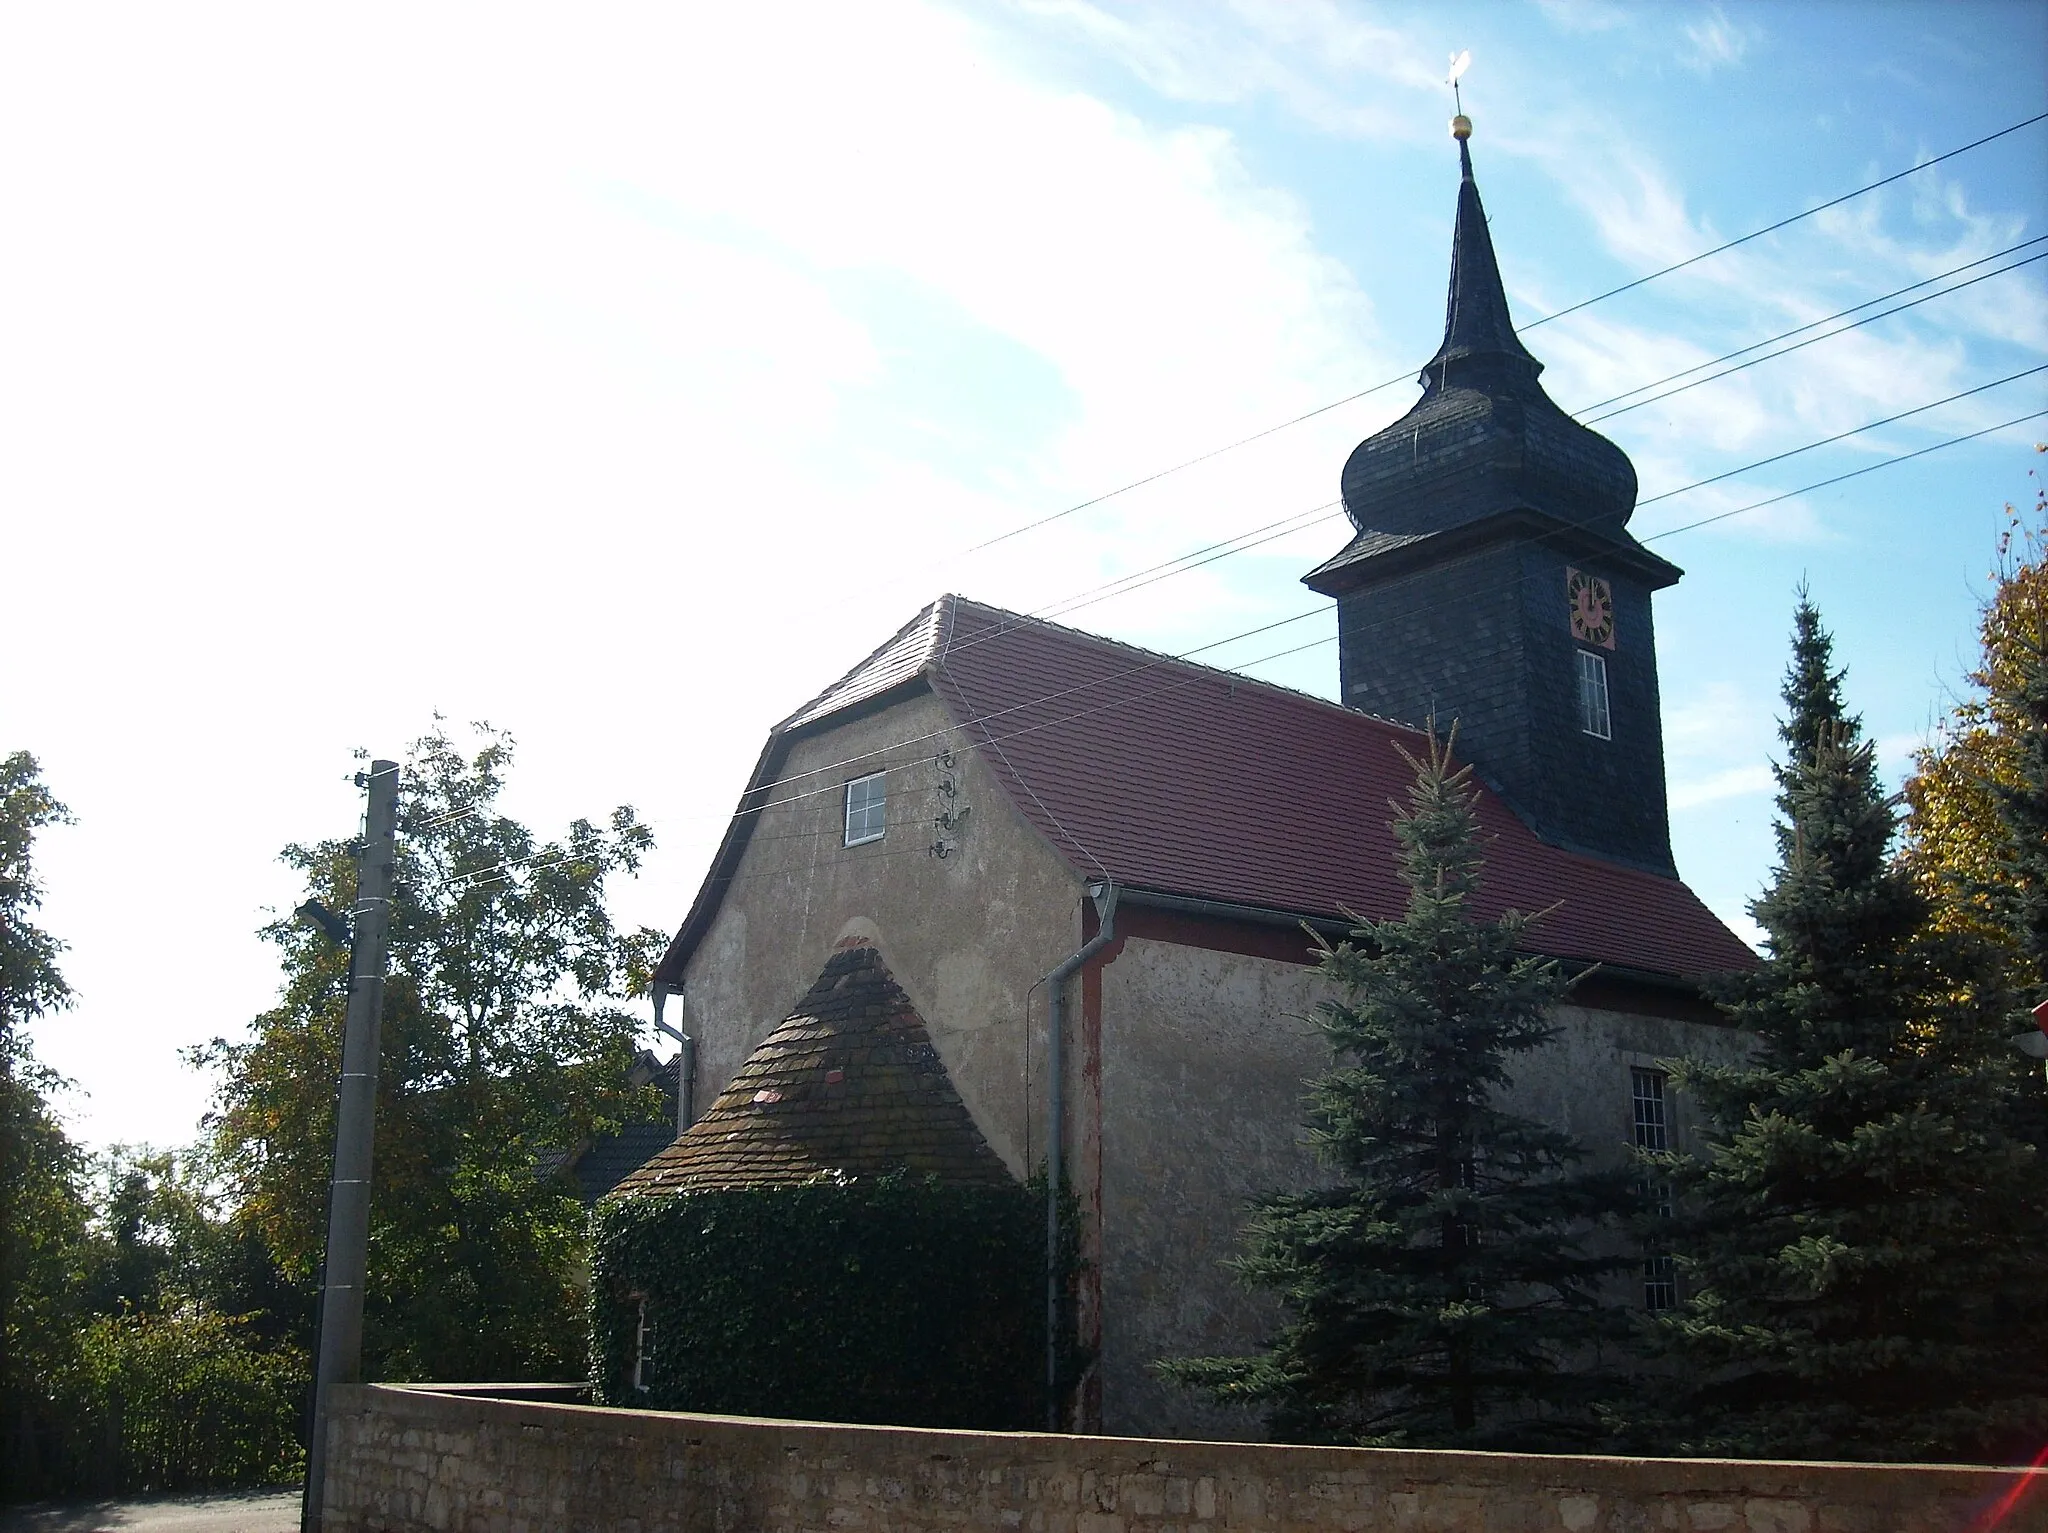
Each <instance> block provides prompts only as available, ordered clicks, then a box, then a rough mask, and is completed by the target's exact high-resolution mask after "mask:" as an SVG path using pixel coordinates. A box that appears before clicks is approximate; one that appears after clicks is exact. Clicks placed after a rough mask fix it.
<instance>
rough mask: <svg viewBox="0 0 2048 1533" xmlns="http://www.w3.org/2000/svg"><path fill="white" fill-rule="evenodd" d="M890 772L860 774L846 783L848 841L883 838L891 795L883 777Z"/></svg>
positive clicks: (849, 842)
mask: <svg viewBox="0 0 2048 1533" xmlns="http://www.w3.org/2000/svg"><path fill="white" fill-rule="evenodd" d="M886 776H888V773H886V772H875V773H872V774H870V775H869V776H866V777H856V778H854V780H853V781H852V782H850V783H848V784H847V785H846V844H847V845H848V846H859V845H860V844H861V843H862V842H863V841H879V840H881V839H882V833H883V832H884V831H885V830H887V829H888V828H889V826H888V808H889V800H888V795H887V793H886V792H885V791H884V788H883V784H882V779H883V778H884V777H886Z"/></svg>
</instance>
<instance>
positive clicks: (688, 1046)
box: [654, 980, 697, 1139]
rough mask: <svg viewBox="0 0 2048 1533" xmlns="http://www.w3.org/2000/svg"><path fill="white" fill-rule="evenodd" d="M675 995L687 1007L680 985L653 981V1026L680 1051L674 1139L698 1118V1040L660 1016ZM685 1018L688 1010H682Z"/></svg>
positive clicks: (681, 1135)
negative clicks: (673, 1040)
mask: <svg viewBox="0 0 2048 1533" xmlns="http://www.w3.org/2000/svg"><path fill="white" fill-rule="evenodd" d="M670 996H675V997H676V998H677V999H678V1000H680V1001H682V1002H683V1004H684V1006H685V1007H686V1008H687V1007H688V1005H689V997H688V996H686V995H685V994H684V993H683V988H682V986H680V985H670V984H666V983H664V982H663V981H661V980H656V981H655V982H654V1028H655V1031H656V1032H660V1033H666V1034H668V1036H669V1037H671V1038H673V1039H675V1041H676V1043H677V1045H678V1047H680V1049H681V1050H682V1057H681V1058H680V1059H678V1060H677V1061H676V1138H678V1139H680V1138H682V1137H683V1134H684V1132H685V1131H686V1130H687V1129H688V1128H689V1126H690V1125H691V1124H692V1123H694V1122H696V1121H697V1040H696V1039H695V1038H692V1037H691V1036H690V1035H689V1034H688V1033H686V1032H684V1031H683V1030H682V1029H681V1028H677V1027H670V1026H669V1025H668V1023H666V1022H664V1021H663V1020H662V1019H661V1013H662V1010H663V1007H664V1006H665V1005H666V1003H667V1001H668V998H669V997H670ZM685 1016H686V1017H687V1011H686V1012H685Z"/></svg>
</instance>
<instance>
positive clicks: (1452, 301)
mask: <svg viewBox="0 0 2048 1533" xmlns="http://www.w3.org/2000/svg"><path fill="white" fill-rule="evenodd" d="M1452 131H1453V132H1454V133H1455V134H1456V135H1457V138H1458V159H1459V163H1460V165H1461V166H1462V167H1463V172H1464V175H1463V179H1462V181H1461V183H1460V185H1459V187H1458V222H1457V230H1456V233H1455V234H1454V235H1453V237H1452V241H1451V284H1450V298H1449V302H1448V306H1447V312H1446V314H1445V317H1444V340H1443V345H1442V346H1440V347H1439V348H1438V349H1437V353H1436V355H1435V356H1434V357H1432V358H1431V359H1430V361H1429V365H1428V366H1427V367H1425V368H1424V369H1423V371H1422V378H1421V383H1422V398H1421V399H1419V400H1418V401H1416V404H1415V407H1414V408H1413V409H1412V410H1410V411H1409V412H1408V413H1407V414H1406V415H1404V416H1402V417H1401V419H1400V420H1398V421H1396V422H1395V423H1394V424H1393V425H1391V426H1388V427H1387V428H1386V429H1385V430H1383V431H1379V432H1375V433H1374V434H1373V435H1372V436H1369V437H1367V438H1366V439H1365V440H1364V441H1363V442H1361V443H1359V444H1358V447H1357V448H1356V449H1355V450H1354V451H1353V452H1352V454H1351V457H1350V459H1349V461H1347V462H1346V463H1345V465H1344V479H1343V494H1344V509H1345V512H1346V513H1347V514H1348V515H1349V516H1350V518H1351V522H1352V525H1353V526H1354V527H1355V528H1356V529H1357V536H1355V537H1354V538H1353V539H1352V540H1351V542H1350V543H1349V544H1348V545H1347V546H1346V547H1345V548H1344V549H1343V551H1342V552H1340V553H1338V554H1337V555H1336V556H1335V557H1334V558H1332V559H1330V560H1328V561H1326V562H1325V563H1324V564H1322V565H1320V566H1318V567H1317V568H1316V569H1314V570H1312V571H1310V572H1309V574H1308V575H1306V576H1305V577H1304V582H1305V583H1306V584H1307V585H1308V586H1309V587H1310V588H1311V589H1313V590H1316V591H1320V592H1322V593H1323V594H1324V595H1327V596H1331V597H1334V598H1336V601H1337V631H1338V643H1339V647H1340V661H1339V665H1340V675H1341V680H1342V686H1343V701H1344V703H1345V705H1346V706H1348V707H1352V708H1357V709H1361V710H1363V711H1365V712H1367V713H1375V714H1379V715H1381V716H1382V717H1386V718H1393V719H1399V720H1402V721H1404V722H1408V723H1413V724H1420V723H1422V722H1423V721H1424V720H1425V719H1426V718H1427V717H1429V716H1430V715H1431V714H1432V713H1433V714H1434V715H1435V716H1436V718H1437V721H1438V723H1439V724H1440V725H1444V724H1448V723H1449V722H1450V721H1451V720H1453V719H1455V720H1456V721H1457V725H1458V749H1459V753H1460V754H1461V755H1462V756H1464V757H1465V758H1466V759H1467V760H1470V761H1472V762H1475V763H1476V764H1477V767H1478V769H1479V771H1480V772H1481V773H1482V774H1483V775H1484V776H1485V777H1486V779H1487V780H1488V782H1489V783H1490V784H1491V785H1492V786H1493V787H1495V788H1497V789H1498V790H1499V791H1500V793H1501V795H1502V796H1503V797H1504V798H1506V799H1507V800H1508V802H1509V803H1510V804H1512V805H1513V806H1514V807H1515V808H1516V810H1517V811H1519V812H1520V814H1521V815H1522V817H1523V818H1524V819H1525V820H1527V821H1528V822H1529V824H1530V825H1531V827H1532V828H1533V829H1534V830H1535V831H1536V833H1537V834H1538V835H1540V836H1541V837H1542V838H1543V839H1544V840H1546V841H1549V842H1551V843H1552V844H1554V845H1557V846H1561V847H1566V848H1569V849H1572V850H1575V851H1583V852H1590V853H1592V854H1594V855H1596V856H1600V857H1605V858H1608V859H1611V860H1613V861H1616V862H1623V863H1628V864H1630V865H1632V866H1635V867H1639V868H1645V869H1649V870H1651V871H1654V872H1658V873H1663V874H1666V875H1669V876H1674V877H1675V876H1676V870H1675V869H1674V867H1673V865H1672V860H1671V831H1670V824H1669V820H1668V817H1667V812H1666V806H1665V798H1664V732H1663V725H1662V722H1661V720H1660V718H1659V714H1658V700H1657V649H1656V642H1655V638H1654V636H1653V633H1652V630H1651V626H1650V593H1651V592H1653V591H1657V590H1661V589H1662V588H1663V587H1665V586H1668V585H1671V584H1673V583H1674V582H1676V581H1677V580H1678V578H1679V576H1680V574H1681V571H1680V570H1679V569H1678V567H1677V566H1676V565H1673V564H1671V563H1669V562H1667V561H1666V560H1663V559H1660V558H1658V557H1657V556H1656V555H1655V554H1653V553H1651V552H1650V551H1649V550H1648V549H1646V548H1644V547H1643V546H1642V544H1640V543H1638V542H1637V541H1636V540H1635V538H1634V537H1632V536H1631V535H1630V534H1629V532H1628V529H1627V522H1628V519H1629V515H1630V513H1631V512H1633V511H1634V510H1635V503H1636V474H1635V468H1634V466H1633V465H1631V464H1630V462H1629V460H1628V458H1627V456H1626V455H1625V454H1624V453H1623V452H1622V450H1621V449H1620V448H1618V447H1616V446H1615V445H1614V444H1613V443H1612V442H1610V441H1608V440H1607V439H1606V438H1605V437H1603V436H1601V435H1600V434H1599V433H1598V432H1595V431H1593V430H1590V429H1589V428H1587V427H1585V426H1582V425H1580V424H1579V423H1578V422H1577V421H1575V420H1573V419H1572V418H1571V417H1570V416H1568V415H1566V414H1565V413H1564V411H1562V410H1560V409H1559V408H1558V407H1557V406H1556V405H1555V404H1553V403H1552V402H1551V400H1550V396H1549V395H1548V394H1546V393H1545V392H1544V391H1543V387H1542V385H1541V384H1540V383H1538V382H1537V375H1538V374H1539V373H1541V372H1542V371H1543V364H1542V363H1541V362H1538V361H1537V360H1536V359H1535V358H1534V357H1532V356H1531V355H1530V354H1529V353H1528V351H1526V350H1525V349H1524V348H1523V346H1522V343H1521V341H1520V339H1519V338H1517V336H1516V335H1515V329H1514V325H1513V324H1512V322H1511V321H1510V320H1509V318H1508V302H1507V294H1506V292H1505V290H1504V289H1503V288H1502V286H1501V280H1500V268H1499V267H1498V265H1496V263H1495V261H1494V255H1493V240H1492V238H1491V237H1490V236H1489V235H1488V233H1487V228H1486V213H1485V210H1484V209H1483V208H1482V207H1481V206H1480V203H1479V187H1478V184H1477V183H1476V182H1474V180H1473V179H1472V155H1471V150H1470V147H1469V145H1468V144H1467V142H1466V140H1467V138H1468V137H1469V135H1470V133H1471V124H1470V123H1469V122H1468V121H1467V120H1466V119H1465V118H1464V117H1462V116H1461V117H1459V118H1458V119H1457V120H1456V122H1455V123H1454V124H1453V127H1452Z"/></svg>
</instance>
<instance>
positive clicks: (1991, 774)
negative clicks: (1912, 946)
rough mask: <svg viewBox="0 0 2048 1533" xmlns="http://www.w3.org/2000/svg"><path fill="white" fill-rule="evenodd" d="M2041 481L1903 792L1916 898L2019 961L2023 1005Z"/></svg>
mask: <svg viewBox="0 0 2048 1533" xmlns="http://www.w3.org/2000/svg"><path fill="white" fill-rule="evenodd" d="M2036 483H2037V488H2036V493H2035V498H2034V506H2033V511H2032V516H2031V519H2028V518H2023V517H2022V516H2021V515H2020V514H2019V513H2017V512H2015V511H2013V509H2012V508H2011V507H2010V506H2008V507H2007V508H2006V509H2007V512H2008V514H2009V515H2010V517H2011V524H2010V525H2009V526H2008V527H2007V529H2006V532H2005V535H2004V537H2003V538H2002V539H2001V540H2000V547H1999V561H1998V565H1997V567H1996V568H1995V569H1994V570H1993V572H1992V580H1993V586H1992V592H1991V597H1990V600H1989V601H1987V602H1986V603H1985V605H1984V613H1983V617H1982V619H1981V621H1980V622H1979V624H1978V658H1977V665H1976V667H1975V668H1974V669H1973V670H1972V671H1971V672H1970V678H1969V679H1970V681H1971V683H1972V684H1973V686H1974V688H1975V690H1974V692H1973V694H1972V695H1970V696H1968V697H1966V698H1964V699H1963V700H1962V701H1961V702H1960V703H1959V704H1958V705H1957V706H1956V709H1955V711H1954V713H1953V714H1951V715H1950V717H1949V718H1948V719H1947V720H1946V721H1945V723H1944V726H1943V729H1942V733H1941V737H1940V739H1939V741H1938V742H1937V743H1936V744H1935V745H1933V746H1931V747H1929V748H1928V749H1926V750H1923V751H1922V752H1921V753H1920V755H1919V757H1918V758H1917V759H1916V760H1915V762H1914V770H1913V775H1912V777H1911V778H1909V779H1908V780H1907V783H1906V790H1905V792H1906V800H1907V803H1908V804H1909V805H1910V806H1911V815H1910V817H1909V819H1908V821H1907V833H1908V838H1909V845H1908V854H1907V855H1908V863H1909V866H1910V867H1911V868H1912V869H1913V872H1914V874H1915V876H1916V877H1917V879H1918V881H1919V883H1920V887H1921V889H1922V890H1923V892H1925V893H1926V894H1927V895H1928V896H1929V897H1930V898H1932V899H1935V900H1938V901H1940V902H1941V903H1942V904H1943V905H1945V906H1946V907H1947V908H1948V910H1949V911H1950V912H1951V913H1952V915H1951V921H1950V924H1952V925H1957V926H1961V927H1967V928H1968V929H1971V930H1974V931H1977V932H1980V933H1981V934H1983V935H1984V936H1986V937H1987V938H1989V939H1990V940H1991V941H1993V942H1995V943H1997V944H1999V945H2000V946H2002V947H2004V948H2006V949H2008V950H2009V951H2010V952H2011V953H2012V954H2013V956H2014V958H2015V960H2016V964H2015V976H2014V977H2015V980H2016V983H2017V985H2018V988H2019V989H2020V991H2021V992H2022V993H2021V995H2020V997H2019V999H2020V1001H2021V1002H2022V1004H2023V1005H2024V1006H2031V1005H2032V1004H2033V1003H2035V1002H2037V1001H2040V1000H2042V999H2044V998H2048V490H2044V489H2041V488H2039V481H2038V476H2036ZM2014 1023H2015V1025H2016V1026H2023V1025H2026V1023H2027V1019H2025V1018H2023V1017H2015V1019H2014Z"/></svg>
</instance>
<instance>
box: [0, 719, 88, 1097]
mask: <svg viewBox="0 0 2048 1533" xmlns="http://www.w3.org/2000/svg"><path fill="white" fill-rule="evenodd" d="M70 823H71V815H70V813H69V811H67V810H66V809H65V807H64V806H63V805H62V804H60V803H58V802H57V800H56V799H55V798H54V797H53V796H52V795H51V793H50V790H49V789H48V788H47V787H45V786H44V785H43V780H42V774H41V771H40V769H39V768H38V767H37V766H36V758H35V757H33V756H31V755H30V754H29V753H28V752H27V751H16V752H15V753H14V754H13V755H11V756H8V757H5V758H4V759H0V1062H4V1064H5V1065H6V1066H8V1067H11V1066H12V1064H13V1062H14V1057H15V1051H16V1050H17V1049H18V1048H19V1047H21V1044H20V1041H19V1029H20V1026H21V1024H22V1023H23V1022H26V1021H30V1020H33V1019H35V1018H37V1017H44V1016H48V1015H49V1014H50V1013H51V1012H53V1011H56V1010H58V1009H59V1008H61V1007H63V1006H64V1005H66V1004H68V1003H69V1001H70V999H71V987H70V986H69V985H67V984H66V983H65V982H64V975H63V972H62V971H61V970H60V969H59V968H58V967H57V955H58V954H59V953H61V952H63V951H64V944H63V943H61V942H59V941H58V940H57V939H56V938H54V937H52V936H51V935H50V934H49V933H48V932H46V931H44V930H42V929H41V928H40V927H38V926H36V925H35V924H34V922H33V921H31V920H30V919H29V918H30V916H31V915H33V914H34V912H35V911H36V909H37V908H38V907H39V906H40V905H41V904H42V902H43V890H42V885H41V884H40V883H38V882H37V880H36V876H35V859H34V849H35V838H36V833H37V832H38V831H41V830H44V829H46V828H48V827H49V826H52V825H68V824H70Z"/></svg>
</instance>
